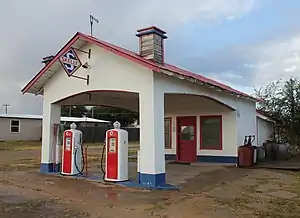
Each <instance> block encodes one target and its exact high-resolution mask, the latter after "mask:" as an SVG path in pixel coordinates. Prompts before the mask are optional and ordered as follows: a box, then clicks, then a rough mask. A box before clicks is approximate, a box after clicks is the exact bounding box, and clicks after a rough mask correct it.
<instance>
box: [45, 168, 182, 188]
mask: <svg viewBox="0 0 300 218" xmlns="http://www.w3.org/2000/svg"><path fill="white" fill-rule="evenodd" d="M47 174H48V175H53V176H59V177H68V178H72V179H84V180H88V181H93V182H103V179H102V175H99V174H97V175H96V174H95V175H88V176H87V177H86V176H84V175H77V176H64V175H61V174H60V173H59V172H50V173H47ZM112 184H116V185H120V186H124V187H131V188H143V189H149V190H179V189H180V188H179V187H177V186H174V185H169V184H164V185H160V186H147V185H145V184H140V183H139V182H136V181H132V180H129V181H125V182H112Z"/></svg>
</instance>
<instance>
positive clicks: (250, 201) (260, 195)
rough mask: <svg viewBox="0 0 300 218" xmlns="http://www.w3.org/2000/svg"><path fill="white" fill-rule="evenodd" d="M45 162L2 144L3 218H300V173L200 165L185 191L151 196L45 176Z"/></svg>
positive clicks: (185, 181) (30, 149)
mask: <svg viewBox="0 0 300 218" xmlns="http://www.w3.org/2000/svg"><path fill="white" fill-rule="evenodd" d="M94 152H95V153H93V151H92V152H90V155H91V156H90V158H89V161H90V163H93V162H98V161H99V158H98V157H97V156H98V155H97V152H98V149H95V151H94ZM39 156H40V150H39V145H37V144H34V143H31V144H30V145H26V146H25V145H21V144H17V145H13V146H11V145H9V146H8V145H6V144H5V145H2V144H1V143H0V170H1V173H0V217H3V218H5V217H11V218H20V217H22V218H29V217H30V218H35V217H53V218H54V217H55V218H60V217H78V218H82V217H92V218H104V217H105V218H110V217H122V218H127V217H130V218H131V217H143V218H144V217H145V218H147V217H163V218H185V217H187V218H191V217H197V218H220V217H222V218H231V217H246V218H247V217H249V218H250V217H251V218H252V217H259V218H263V217H270V218H276V217H280V218H288V217H300V197H299V195H300V173H298V172H287V171H271V170H264V169H239V168H236V167H232V166H216V165H215V166H214V167H210V166H208V165H207V166H205V165H199V166H194V167H195V168H193V169H197V167H198V168H199V173H198V174H197V173H196V174H195V175H194V176H193V177H191V176H189V177H185V178H182V181H181V186H182V189H181V190H179V191H149V190H140V189H132V188H124V187H120V186H114V185H105V184H103V183H97V182H89V181H85V180H75V179H70V178H61V177H55V176H46V175H42V174H39V173H38V171H39V162H40V160H39ZM184 167H186V170H187V169H188V168H189V167H190V166H184ZM206 167H207V169H209V170H203V169H201V168H206ZM209 167H210V168H209ZM167 169H168V167H167ZM176 169H178V170H177V171H178V172H179V174H180V172H182V171H184V169H183V166H178V168H177V166H176V165H172V170H176Z"/></svg>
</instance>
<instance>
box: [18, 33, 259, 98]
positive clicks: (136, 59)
mask: <svg viewBox="0 0 300 218" xmlns="http://www.w3.org/2000/svg"><path fill="white" fill-rule="evenodd" d="M79 39H83V40H85V41H87V42H89V43H93V44H95V45H97V46H99V47H102V48H104V49H106V50H108V51H110V52H113V53H115V54H117V55H119V56H122V57H124V58H127V59H129V60H131V61H134V62H136V63H139V64H141V65H143V66H145V67H148V68H150V69H152V70H154V71H155V72H161V71H162V70H167V71H171V72H174V73H177V74H179V75H182V76H186V77H190V78H193V79H196V80H198V81H200V82H203V83H205V84H208V85H211V86H215V87H217V88H220V89H222V90H225V91H228V92H230V93H232V94H235V95H239V96H243V97H246V98H250V99H252V100H255V101H260V99H257V98H254V97H252V96H250V95H248V94H245V93H243V92H240V91H238V90H235V89H233V88H231V87H229V86H227V85H224V84H222V83H219V82H217V81H215V80H212V79H209V78H207V77H204V76H201V75H199V74H195V73H192V72H189V71H187V70H184V69H181V68H179V67H176V66H173V65H170V64H167V63H164V64H163V65H161V64H157V63H155V62H153V61H151V60H147V59H145V58H143V57H141V56H140V55H138V54H137V53H135V52H132V51H129V50H127V49H124V48H121V47H119V46H117V45H113V44H111V43H108V42H105V41H102V40H99V39H97V38H95V37H91V36H88V35H86V34H83V33H80V32H78V33H76V34H75V35H74V36H73V37H72V39H71V40H69V42H68V43H67V44H66V45H65V46H64V47H63V48H62V49H61V50H60V51H59V52H58V53H57V54H56V55H55V56H54V58H53V60H52V61H51V62H50V63H48V64H47V65H46V66H44V68H42V69H41V70H40V72H39V73H38V74H37V75H36V76H35V77H34V78H33V79H32V80H31V81H30V82H29V83H28V84H27V85H26V86H25V87H24V88H23V89H22V93H23V94H25V93H26V92H27V91H28V90H29V89H30V88H31V87H32V86H33V85H35V84H36V83H37V82H38V81H39V79H40V78H41V77H42V76H43V74H45V72H46V71H47V70H49V68H50V67H51V65H52V64H54V63H55V62H56V61H58V59H59V57H60V56H61V55H62V54H63V53H64V52H65V51H66V50H67V49H69V48H70V47H71V46H72V45H73V44H74V43H75V42H76V41H77V40H79Z"/></svg>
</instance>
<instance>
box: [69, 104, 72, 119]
mask: <svg viewBox="0 0 300 218" xmlns="http://www.w3.org/2000/svg"><path fill="white" fill-rule="evenodd" d="M69 117H72V106H69Z"/></svg>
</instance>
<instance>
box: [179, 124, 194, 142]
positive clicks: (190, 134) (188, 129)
mask: <svg viewBox="0 0 300 218" xmlns="http://www.w3.org/2000/svg"><path fill="white" fill-rule="evenodd" d="M180 131H181V140H184V141H191V140H194V139H195V127H194V126H181V130H180Z"/></svg>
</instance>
